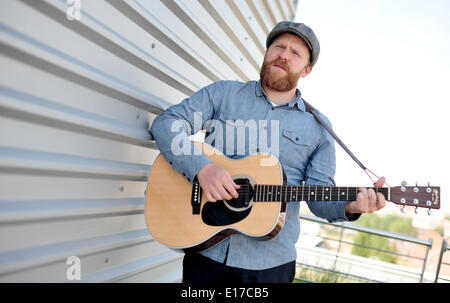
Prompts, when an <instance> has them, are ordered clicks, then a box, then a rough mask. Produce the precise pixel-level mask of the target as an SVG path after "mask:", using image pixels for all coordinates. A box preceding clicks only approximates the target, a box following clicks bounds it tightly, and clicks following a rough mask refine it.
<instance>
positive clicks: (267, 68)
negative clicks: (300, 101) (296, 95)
mask: <svg viewBox="0 0 450 303" xmlns="http://www.w3.org/2000/svg"><path fill="white" fill-rule="evenodd" d="M274 65H278V66H280V67H282V68H284V69H285V70H286V73H285V74H284V75H282V73H283V72H282V71H275V70H274V69H273V66H274ZM259 75H260V77H261V81H262V83H263V84H264V86H265V87H267V88H270V89H272V90H275V91H279V92H287V91H290V90H292V89H293V88H295V87H297V82H298V79H300V73H298V74H294V73H292V72H291V70H290V68H289V66H287V65H286V64H285V63H284V61H283V60H281V59H275V60H273V61H271V62H267V61H266V58H265V57H264V63H263V65H262V66H261V71H260V74H259Z"/></svg>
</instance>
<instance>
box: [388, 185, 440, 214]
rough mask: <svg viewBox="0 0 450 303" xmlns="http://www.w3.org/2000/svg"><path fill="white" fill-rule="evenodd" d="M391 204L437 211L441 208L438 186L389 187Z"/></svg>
mask: <svg viewBox="0 0 450 303" xmlns="http://www.w3.org/2000/svg"><path fill="white" fill-rule="evenodd" d="M391 202H393V203H395V204H399V205H403V209H404V208H405V206H414V207H416V210H417V208H418V207H423V208H428V209H430V210H431V209H439V208H440V207H441V188H440V187H439V186H430V185H429V184H428V186H417V185H416V186H406V182H404V181H403V182H402V185H401V186H396V187H391Z"/></svg>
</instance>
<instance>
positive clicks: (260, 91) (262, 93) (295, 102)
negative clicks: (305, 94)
mask: <svg viewBox="0 0 450 303" xmlns="http://www.w3.org/2000/svg"><path fill="white" fill-rule="evenodd" d="M255 94H256V97H262V96H266V97H267V95H266V92H265V91H264V89H263V88H262V84H261V79H260V80H259V81H258V82H256V88H255ZM295 94H296V96H297V97H296V98H295V99H294V100H292V101H291V102H289V103H287V104H285V105H287V106H290V107H294V106H295V107H297V108H298V109H299V110H301V111H305V110H306V108H305V103H304V102H303V99H302V93H301V92H300V90H299V89H298V88H297V89H296V90H295Z"/></svg>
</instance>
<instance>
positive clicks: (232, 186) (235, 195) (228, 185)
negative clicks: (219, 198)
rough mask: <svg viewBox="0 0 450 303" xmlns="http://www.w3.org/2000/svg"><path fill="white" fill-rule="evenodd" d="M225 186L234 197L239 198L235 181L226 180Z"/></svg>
mask: <svg viewBox="0 0 450 303" xmlns="http://www.w3.org/2000/svg"><path fill="white" fill-rule="evenodd" d="M223 186H225V189H226V190H227V191H228V193H230V195H232V196H233V198H236V199H237V198H238V197H239V194H238V192H237V191H236V188H235V187H234V185H233V183H231V182H226V183H225V184H224V185H223Z"/></svg>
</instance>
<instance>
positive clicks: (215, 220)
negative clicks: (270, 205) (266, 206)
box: [202, 200, 252, 226]
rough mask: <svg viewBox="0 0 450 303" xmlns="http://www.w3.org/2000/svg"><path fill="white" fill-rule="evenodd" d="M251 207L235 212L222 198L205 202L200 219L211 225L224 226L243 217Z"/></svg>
mask: <svg viewBox="0 0 450 303" xmlns="http://www.w3.org/2000/svg"><path fill="white" fill-rule="evenodd" d="M251 209H252V208H251V207H250V208H248V209H246V210H243V211H240V212H237V211H233V210H231V209H229V208H228V207H227V206H226V205H225V202H224V201H223V200H221V201H217V202H206V203H205V205H204V206H203V208H202V220H203V222H204V223H205V224H207V225H211V226H225V225H230V224H233V223H236V222H239V221H241V220H243V219H245V218H246V217H247V216H248V214H249V213H250V211H251Z"/></svg>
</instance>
